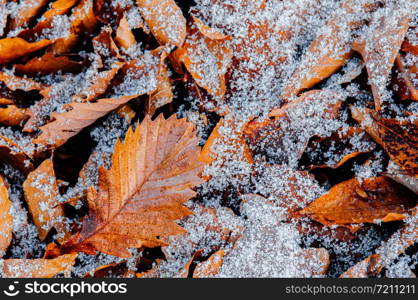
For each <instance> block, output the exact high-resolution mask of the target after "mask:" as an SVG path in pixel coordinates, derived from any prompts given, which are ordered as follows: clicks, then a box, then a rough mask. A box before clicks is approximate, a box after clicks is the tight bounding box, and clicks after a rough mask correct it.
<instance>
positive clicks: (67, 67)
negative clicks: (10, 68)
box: [14, 52, 83, 76]
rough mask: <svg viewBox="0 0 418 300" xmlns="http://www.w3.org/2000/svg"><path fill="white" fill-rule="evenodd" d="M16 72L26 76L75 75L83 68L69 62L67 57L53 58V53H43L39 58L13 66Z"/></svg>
mask: <svg viewBox="0 0 418 300" xmlns="http://www.w3.org/2000/svg"><path fill="white" fill-rule="evenodd" d="M14 67H15V69H16V71H18V72H19V73H22V74H27V75H31V76H33V75H36V74H42V75H47V74H52V73H57V72H62V73H67V72H70V73H77V72H79V71H80V70H81V68H82V67H83V66H82V64H81V63H80V62H77V61H73V60H70V59H69V58H68V57H67V56H55V55H54V54H53V53H50V52H48V53H45V54H44V55H42V56H41V57H34V58H32V59H31V60H30V61H28V62H27V63H25V64H16V65H14Z"/></svg>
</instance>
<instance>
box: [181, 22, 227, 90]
mask: <svg viewBox="0 0 418 300" xmlns="http://www.w3.org/2000/svg"><path fill="white" fill-rule="evenodd" d="M193 20H194V22H193V25H192V26H191V27H189V28H188V35H187V39H186V41H185V43H184V45H183V47H182V48H179V49H178V50H176V52H177V53H176V57H178V59H179V60H180V61H181V62H183V64H184V65H185V67H186V69H187V70H188V71H189V72H190V74H191V75H192V76H193V78H194V80H196V82H197V84H198V85H199V86H200V87H202V88H204V89H206V90H207V91H208V92H209V93H210V94H212V95H214V96H216V97H220V98H222V97H223V96H224V94H225V89H226V87H225V73H226V72H227V70H228V67H229V65H230V64H231V62H232V55H233V54H232V50H231V49H230V48H229V47H228V45H227V41H228V40H229V39H230V37H228V36H226V35H224V34H221V33H219V32H216V31H214V30H213V29H211V28H209V27H208V26H206V25H204V24H202V23H201V21H200V20H199V19H197V18H194V19H193Z"/></svg>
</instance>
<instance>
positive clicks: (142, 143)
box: [62, 115, 203, 257]
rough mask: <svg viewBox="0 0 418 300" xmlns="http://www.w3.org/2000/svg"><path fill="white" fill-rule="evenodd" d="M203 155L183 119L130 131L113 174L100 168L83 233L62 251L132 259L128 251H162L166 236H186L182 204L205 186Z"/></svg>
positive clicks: (151, 123)
mask: <svg viewBox="0 0 418 300" xmlns="http://www.w3.org/2000/svg"><path fill="white" fill-rule="evenodd" d="M199 151H200V149H199V147H198V138H197V137H196V134H195V129H194V126H193V125H192V124H191V123H187V122H186V121H185V120H184V119H181V120H177V119H176V117H175V116H173V117H171V118H169V119H167V120H165V119H164V118H163V117H162V116H161V115H160V117H158V118H157V119H156V120H155V121H151V119H150V118H149V117H146V118H145V119H144V120H143V121H142V123H141V125H139V128H137V129H136V131H133V130H132V127H131V128H130V129H129V130H128V132H127V134H126V137H125V141H124V143H123V144H122V143H121V142H120V141H118V142H117V143H116V146H115V150H114V155H113V158H112V167H111V169H110V170H107V169H104V168H100V169H99V188H98V191H97V192H95V191H94V192H93V191H92V192H91V193H90V194H89V198H88V199H89V209H90V212H89V215H88V216H87V217H85V218H84V220H83V228H82V231H81V232H80V233H78V234H77V235H75V236H74V237H73V239H72V240H71V241H70V242H68V243H66V244H64V245H63V246H62V247H63V250H64V251H90V252H92V251H93V252H94V250H99V251H101V252H104V253H107V254H110V255H115V256H119V257H130V253H129V251H127V248H139V247H144V246H145V247H156V246H163V245H166V243H165V242H164V241H163V240H164V239H165V238H166V237H168V236H170V235H176V234H180V233H184V229H183V228H182V227H180V226H179V225H177V224H176V223H174V220H177V219H179V218H182V217H184V216H187V215H188V214H190V210H189V209H187V208H186V207H184V206H183V205H182V204H183V203H184V202H185V201H187V200H188V199H190V198H191V197H193V196H194V195H195V192H193V191H192V190H191V188H192V187H194V186H195V185H198V184H200V183H202V182H203V180H202V179H201V178H200V177H199V174H200V172H201V171H202V167H203V164H201V163H200V162H199V161H198V160H197V158H198V155H199ZM126 178H130V180H126Z"/></svg>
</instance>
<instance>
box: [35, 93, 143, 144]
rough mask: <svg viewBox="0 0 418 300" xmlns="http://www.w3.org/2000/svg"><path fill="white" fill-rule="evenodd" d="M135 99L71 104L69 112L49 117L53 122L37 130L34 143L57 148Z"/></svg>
mask: <svg viewBox="0 0 418 300" xmlns="http://www.w3.org/2000/svg"><path fill="white" fill-rule="evenodd" d="M136 97H138V95H133V96H123V97H120V98H105V99H99V100H97V101H96V102H94V103H89V102H87V103H78V102H74V103H71V104H70V105H69V108H70V109H71V110H69V111H67V112H63V113H53V114H52V115H51V117H52V119H53V121H51V122H50V123H48V124H46V125H44V126H42V127H40V128H39V129H40V130H41V131H42V133H41V135H39V136H38V137H37V138H36V139H34V143H36V144H41V145H45V146H48V147H53V148H54V147H59V146H61V145H63V144H64V143H65V142H66V141H67V140H68V139H69V138H71V137H73V136H75V135H76V134H77V133H79V132H80V131H81V130H82V129H83V128H85V127H87V126H89V125H91V124H93V123H94V122H95V121H96V120H97V119H99V118H101V117H103V116H105V115H107V114H108V113H109V112H111V111H113V110H115V109H117V108H118V107H121V106H122V105H123V104H125V103H127V102H128V101H130V100H132V99H133V98H136Z"/></svg>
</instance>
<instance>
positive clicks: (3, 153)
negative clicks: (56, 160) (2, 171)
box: [0, 135, 34, 174]
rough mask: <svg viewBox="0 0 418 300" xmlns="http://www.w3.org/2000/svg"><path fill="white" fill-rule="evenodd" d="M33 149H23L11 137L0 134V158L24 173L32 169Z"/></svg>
mask: <svg viewBox="0 0 418 300" xmlns="http://www.w3.org/2000/svg"><path fill="white" fill-rule="evenodd" d="M33 154H34V153H33V151H32V150H30V151H28V149H25V148H23V147H21V146H19V145H18V143H16V142H14V141H12V140H11V139H9V138H7V137H4V136H1V135H0V159H1V161H2V162H6V163H8V164H10V165H12V166H14V167H15V168H17V169H18V170H21V171H22V172H23V173H24V174H27V173H28V172H29V171H31V170H32V168H33V165H32V158H33Z"/></svg>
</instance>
